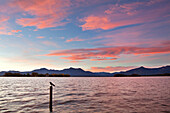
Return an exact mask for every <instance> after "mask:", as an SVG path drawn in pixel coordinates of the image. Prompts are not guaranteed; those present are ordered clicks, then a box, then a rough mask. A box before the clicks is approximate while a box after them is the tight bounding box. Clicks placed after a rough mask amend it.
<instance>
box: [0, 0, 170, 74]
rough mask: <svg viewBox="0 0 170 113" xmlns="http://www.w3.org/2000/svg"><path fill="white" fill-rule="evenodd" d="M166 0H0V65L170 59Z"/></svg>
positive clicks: (124, 64) (103, 64)
mask: <svg viewBox="0 0 170 113" xmlns="http://www.w3.org/2000/svg"><path fill="white" fill-rule="evenodd" d="M169 6H170V0H0V71H7V70H18V71H30V70H33V69H38V68H48V69H57V70H61V69H65V68H69V67H74V68H82V69H84V70H88V71H93V72H103V71H104V72H117V71H125V70H129V69H132V68H136V67H139V66H146V67H159V66H165V65H169V64H170V7H169Z"/></svg>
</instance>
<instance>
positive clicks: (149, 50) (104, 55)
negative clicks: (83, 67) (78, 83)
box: [46, 45, 170, 61]
mask: <svg viewBox="0 0 170 113" xmlns="http://www.w3.org/2000/svg"><path fill="white" fill-rule="evenodd" d="M159 53H170V45H167V46H160V47H105V48H92V49H72V50H62V51H56V52H52V53H50V54H47V55H46V56H65V57H62V58H63V59H68V60H85V59H89V60H93V61H95V60H116V58H117V57H118V56H119V55H120V54H134V55H138V54H159ZM96 57H99V58H100V59H96Z"/></svg>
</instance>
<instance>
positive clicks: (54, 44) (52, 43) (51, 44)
mask: <svg viewBox="0 0 170 113" xmlns="http://www.w3.org/2000/svg"><path fill="white" fill-rule="evenodd" d="M42 44H44V45H46V46H54V47H58V45H57V44H56V43H55V42H51V41H43V42H42Z"/></svg>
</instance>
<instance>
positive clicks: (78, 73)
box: [0, 66, 170, 77]
mask: <svg viewBox="0 0 170 113" xmlns="http://www.w3.org/2000/svg"><path fill="white" fill-rule="evenodd" d="M7 72H10V73H21V74H27V73H29V74H31V73H33V72H36V73H39V74H46V73H48V74H69V75H70V76H71V77H113V76H114V75H115V74H124V75H132V74H138V75H157V74H165V73H170V66H163V67H159V68H145V67H143V66H141V67H139V68H135V69H131V70H128V71H124V72H115V73H108V72H90V71H84V70H83V69H81V68H72V67H70V68H68V69H63V70H52V69H46V68H41V69H35V70H33V71H27V72H20V71H1V72H0V75H4V74H5V73H7Z"/></svg>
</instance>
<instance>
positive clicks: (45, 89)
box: [0, 77, 170, 113]
mask: <svg viewBox="0 0 170 113" xmlns="http://www.w3.org/2000/svg"><path fill="white" fill-rule="evenodd" d="M50 81H51V82H53V83H54V84H55V85H56V87H55V88H54V90H53V92H54V96H53V112H54V113H94V112H95V113H99V112H101V113H135V112H137V113H161V112H162V113H170V77H148V78H145V77H140V78H128V77H127V78H113V77H112V78H110V77H107V78H105V77H99V78H97V77H96V78H93V77H91V78H88V77H85V78H84V77H82V78H78V77H77V78H74V77H70V78H26V77H25V78H19V77H17V78H14V77H0V112H1V113H11V112H14V113H15V112H18V113H49V82H50Z"/></svg>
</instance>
